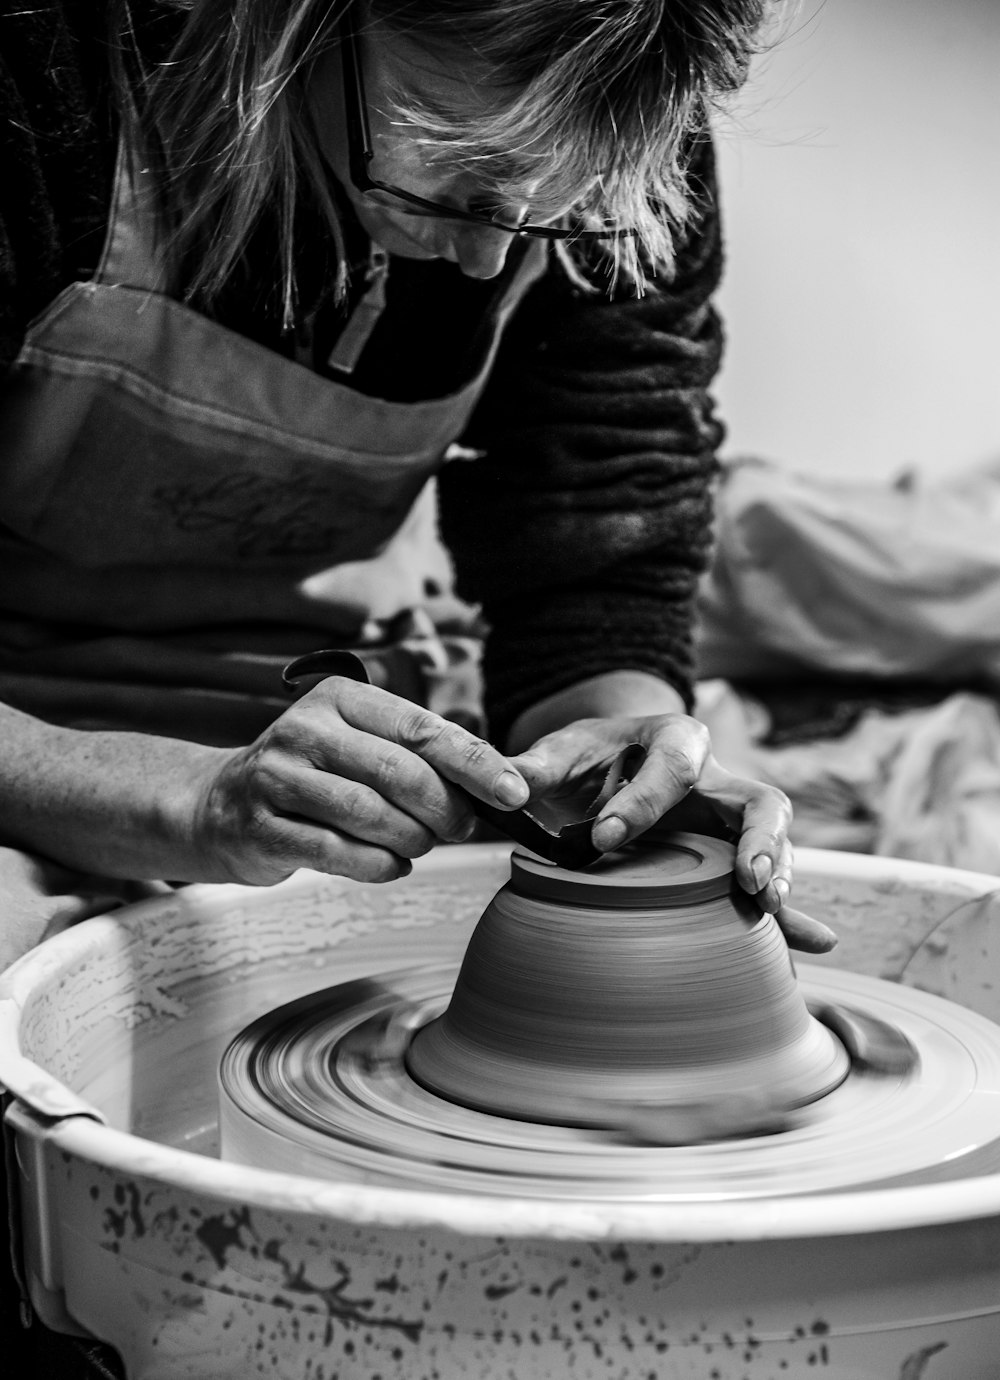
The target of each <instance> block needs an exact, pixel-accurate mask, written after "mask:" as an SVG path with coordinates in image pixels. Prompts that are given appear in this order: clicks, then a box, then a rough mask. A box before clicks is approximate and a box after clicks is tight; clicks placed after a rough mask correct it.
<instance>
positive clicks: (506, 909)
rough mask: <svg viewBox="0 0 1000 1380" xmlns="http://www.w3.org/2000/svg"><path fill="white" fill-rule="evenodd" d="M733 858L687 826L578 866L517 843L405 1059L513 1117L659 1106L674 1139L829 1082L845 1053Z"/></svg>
mask: <svg viewBox="0 0 1000 1380" xmlns="http://www.w3.org/2000/svg"><path fill="white" fill-rule="evenodd" d="M734 859H735V850H734V849H733V847H732V846H731V845H730V844H728V843H724V842H722V841H721V840H718V839H714V838H708V837H703V836H701V835H696V834H673V835H670V836H668V837H667V838H666V839H663V838H661V839H658V840H656V842H655V843H653V844H650V845H647V846H645V847H643V846H641V844H640V845H638V846H636V845H634V846H632V847H631V848H630V849H628V850H626V851H622V852H621V853H617V854H609V855H608V856H607V857H606V858H605V859H603V860H602V861H601V862H599V863H597V864H596V865H595V866H594V867H593V868H591V869H588V870H587V871H586V872H569V871H565V870H563V869H560V868H557V867H554V866H553V865H552V864H549V863H547V862H544V861H542V860H540V859H538V858H536V857H535V856H534V855H533V854H529V853H515V854H514V856H513V859H512V864H511V878H510V881H509V882H508V883H507V884H506V885H505V886H503V887H502V888H501V890H500V891H499V892H498V893H497V895H496V896H495V897H494V898H493V900H492V901H491V902H490V904H489V905H488V906H487V908H486V911H485V912H484V914H483V916H482V919H481V920H480V921H479V924H478V926H477V928H476V930H475V933H474V934H473V937H472V939H471V941H470V943H469V946H468V949H467V951H466V954H465V959H464V961H463V964H462V967H461V971H460V973H459V976H458V980H457V983H456V985H455V989H454V993H453V995H452V999H451V1003H450V1005H449V1006H448V1009H447V1010H446V1011H445V1013H444V1014H443V1015H442V1016H440V1017H439V1018H438V1019H437V1020H435V1021H433V1022H431V1023H430V1024H429V1025H427V1026H425V1027H424V1028H423V1029H422V1030H421V1031H419V1032H418V1034H417V1035H416V1037H415V1039H414V1040H413V1042H412V1044H411V1046H410V1049H409V1052H408V1054H407V1067H408V1069H409V1072H410V1074H411V1075H412V1076H413V1077H414V1078H415V1079H416V1080H417V1081H418V1082H420V1083H421V1084H423V1085H424V1087H426V1088H428V1089H429V1090H430V1091H432V1092H434V1093H437V1094H438V1095H439V1096H442V1097H445V1098H447V1099H448V1100H449V1101H452V1102H457V1103H460V1104H463V1105H465V1106H469V1107H474V1108H477V1109H479V1110H482V1111H487V1112H492V1113H495V1114H497V1115H502V1116H505V1117H515V1118H519V1119H523V1120H531V1121H540V1122H549V1123H554V1124H566V1125H609V1126H626V1127H627V1126H629V1125H633V1126H634V1125H641V1124H644V1123H648V1120H649V1114H651V1113H652V1114H654V1118H655V1117H656V1116H659V1114H661V1113H663V1114H665V1118H664V1117H661V1118H660V1121H659V1123H658V1124H659V1125H660V1127H661V1130H662V1129H663V1127H664V1126H665V1127H666V1134H664V1135H663V1136H662V1138H663V1139H664V1140H665V1141H668V1142H669V1141H670V1140H672V1139H682V1140H684V1139H697V1138H699V1137H698V1135H696V1134H693V1133H692V1132H691V1130H690V1126H691V1123H690V1119H689V1113H691V1112H692V1110H694V1112H695V1114H696V1118H695V1124H696V1125H704V1126H706V1127H708V1128H709V1131H710V1133H709V1134H708V1135H706V1137H705V1138H714V1136H715V1135H716V1134H726V1133H727V1132H731V1133H738V1132H740V1131H741V1130H743V1129H745V1127H744V1122H745V1120H746V1115H745V1113H746V1109H747V1107H748V1105H749V1106H752V1108H753V1119H754V1120H755V1121H758V1122H760V1123H762V1124H766V1122H767V1121H768V1119H769V1117H771V1116H780V1115H781V1114H782V1113H784V1112H786V1111H787V1110H788V1109H790V1108H793V1107H796V1106H800V1105H802V1104H804V1103H807V1102H811V1101H813V1100H815V1099H816V1098H819V1097H822V1096H823V1095H824V1094H825V1093H827V1092H829V1091H830V1090H831V1089H832V1088H834V1087H836V1086H837V1085H838V1084H839V1083H840V1082H841V1081H842V1080H843V1079H844V1077H845V1076H846V1074H847V1072H848V1068H849V1060H848V1057H847V1054H846V1053H845V1051H844V1049H843V1047H842V1046H841V1045H840V1043H839V1042H838V1041H837V1040H836V1039H835V1038H834V1036H833V1035H832V1034H831V1033H830V1031H828V1030H827V1029H826V1028H825V1027H824V1026H823V1025H821V1024H820V1023H819V1022H818V1021H816V1020H815V1019H814V1018H813V1017H812V1016H811V1015H810V1014H809V1012H808V1010H807V1008H806V1004H805V1001H804V998H803V997H802V995H801V993H800V991H799V988H798V984H797V982H796V978H795V972H794V969H793V966H792V962H791V958H790V955H789V952H788V949H787V946H786V944H785V941H784V938H783V937H782V934H781V932H780V930H779V929H778V926H777V924H776V923H775V921H774V919H773V918H772V917H771V916H769V915H766V914H763V913H762V912H761V911H760V910H759V908H758V907H757V906H756V904H755V903H754V902H753V900H752V899H751V898H750V897H748V896H747V895H746V894H745V893H744V892H743V891H742V890H741V889H740V888H739V887H738V886H737V884H736V882H735V879H734V876H733V867H734ZM727 1108H731V1109H733V1113H732V1117H731V1122H732V1124H731V1125H729V1123H728V1121H727ZM671 1113H673V1114H674V1115H675V1116H676V1124H675V1130H676V1132H677V1134H676V1135H674V1136H672V1135H671V1134H670V1124H671V1123H670V1114H671ZM699 1117H700V1120H699Z"/></svg>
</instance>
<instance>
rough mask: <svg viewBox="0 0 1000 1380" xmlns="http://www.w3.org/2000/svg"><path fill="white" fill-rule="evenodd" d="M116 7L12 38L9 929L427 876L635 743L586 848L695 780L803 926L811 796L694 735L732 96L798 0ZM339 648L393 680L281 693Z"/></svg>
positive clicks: (6, 444) (20, 17)
mask: <svg viewBox="0 0 1000 1380" xmlns="http://www.w3.org/2000/svg"><path fill="white" fill-rule="evenodd" d="M94 9H95V7H94V6H92V5H85V4H79V3H74V0H63V3H58V0H52V3H51V4H50V5H49V6H48V7H46V6H42V7H40V8H39V7H32V8H30V9H25V8H24V7H23V6H17V7H15V6H13V5H11V6H9V8H8V9H7V12H6V14H5V15H4V16H3V19H2V21H0V22H2V26H3V27H2V29H0V49H2V52H3V55H4V63H5V69H4V78H3V91H4V99H5V102H6V105H7V111H8V119H7V124H6V127H5V138H6V140H7V152H6V154H5V156H4V157H5V177H4V179H3V182H4V186H3V189H2V190H0V197H2V202H0V215H2V220H3V228H4V231H5V238H4V241H3V259H2V261H0V270H2V273H3V280H2V288H3V298H2V307H0V309H2V311H3V319H2V325H3V337H2V339H3V345H2V348H3V352H4V353H3V356H2V358H3V363H4V366H5V373H4V375H3V376H2V381H0V456H2V464H0V505H2V507H0V515H2V521H3V523H4V526H3V528H2V529H0V588H2V589H3V591H4V593H3V596H2V605H3V612H2V616H0V699H2V700H3V701H4V706H5V707H4V708H3V710H2V713H0V729H2V732H3V735H4V748H3V760H4V771H3V780H2V782H0V819H2V826H0V827H2V838H0V841H2V842H3V843H4V844H5V845H7V850H6V852H5V854H4V859H5V865H6V869H7V871H6V878H7V883H6V885H7V887H8V890H10V889H11V888H13V889H14V890H15V891H17V892H18V895H19V896H20V897H21V914H22V917H23V919H22V925H21V928H20V930H19V932H18V934H17V935H16V936H14V937H13V939H12V940H10V941H9V944H8V951H10V950H11V949H12V948H13V949H18V948H23V947H24V946H25V944H26V943H28V942H31V941H32V940H34V939H36V938H37V937H38V936H39V934H40V933H42V932H44V931H45V929H46V927H49V928H51V927H52V925H53V924H61V923H64V922H65V921H66V919H68V918H70V917H71V916H73V915H76V914H80V913H85V911H86V910H87V908H88V907H89V908H90V909H93V908H96V907H98V906H100V905H104V904H108V903H109V902H108V900H107V895H108V892H109V890H110V891H111V892H114V891H115V890H116V888H117V884H118V882H121V881H126V880H131V881H134V880H137V879H151V878H160V877H168V878H171V879H172V880H175V881H177V880H204V881H231V880H235V881H240V882H248V883H270V882H274V881H276V880H278V879H280V878H282V877H284V876H287V875H288V874H289V873H290V872H291V871H293V870H294V869H295V868H297V867H299V866H304V865H305V866H311V867H316V868H320V869H323V870H327V871H331V872H337V873H343V874H345V875H348V876H353V877H358V878H365V879H371V880H389V879H392V878H394V877H398V876H400V875H402V874H403V873H405V872H406V871H407V870H408V869H409V867H410V865H411V864H410V860H411V859H412V858H414V857H416V856H418V855H420V854H422V853H424V852H426V851H427V850H428V849H429V848H430V847H431V846H433V844H434V843H436V842H438V841H442V840H444V841H448V840H451V841H454V840H460V839H463V838H466V837H467V836H468V835H469V833H470V831H471V830H472V828H473V823H474V816H473V810H472V804H471V799H472V798H475V799H477V800H479V801H484V802H486V803H488V804H493V805H494V806H499V807H500V808H503V809H512V808H516V807H518V806H521V805H524V804H525V803H526V802H528V801H531V802H534V803H535V805H536V806H538V807H539V808H542V809H544V808H545V807H546V805H549V806H551V805H552V804H553V803H556V804H557V805H558V804H559V802H562V809H563V811H564V813H565V812H566V811H570V812H572V811H573V810H579V808H580V802H582V801H583V800H585V799H586V798H588V797H589V796H590V795H592V794H593V791H594V787H595V782H596V781H598V780H599V779H600V777H601V776H602V775H603V773H604V771H605V770H606V769H607V767H608V764H609V763H610V762H611V761H612V760H613V759H614V758H615V756H616V754H617V753H618V752H619V751H620V749H621V748H622V747H623V746H624V745H625V744H627V743H629V742H632V741H638V742H640V743H642V744H643V745H644V747H645V748H646V750H647V756H646V760H645V763H644V765H643V766H642V768H641V770H640V771H639V772H638V773H637V775H636V776H635V778H634V780H633V781H632V782H631V784H629V785H626V786H625V787H624V788H623V789H622V790H621V791H620V792H619V793H618V794H617V795H615V796H614V797H613V799H612V800H611V801H610V802H608V803H607V804H606V805H605V807H604V808H603V810H602V812H601V813H600V815H599V817H598V818H597V820H596V823H595V825H594V829H593V839H594V842H595V844H596V846H597V847H599V848H600V849H602V850H608V849H611V848H614V847H617V846H619V845H620V844H621V843H623V842H624V841H626V840H628V839H631V838H633V837H635V836H636V835H637V834H639V833H640V832H641V831H642V830H644V829H645V828H647V827H648V826H649V825H650V824H651V823H652V822H653V821H654V820H656V819H657V818H659V817H660V816H661V815H662V814H663V813H664V811H665V810H667V809H668V808H669V807H671V806H674V805H676V803H677V802H678V801H679V800H680V799H682V798H683V797H684V796H685V795H686V793H687V792H688V791H689V789H690V788H691V787H697V791H698V793H699V794H700V796H701V797H703V798H705V799H707V800H708V801H709V802H710V803H711V804H712V805H714V806H715V807H716V808H717V809H718V810H719V811H720V812H721V813H722V814H723V815H724V816H725V817H726V818H727V819H728V820H729V821H730V822H731V823H733V824H734V825H736V826H737V827H738V828H739V829H740V830H741V838H740V844H739V854H738V863H737V871H738V876H739V880H740V882H741V884H742V885H743V886H744V887H745V888H746V889H747V890H748V891H750V892H752V893H755V894H757V895H758V896H759V898H760V901H761V903H762V904H763V905H764V906H766V907H767V908H768V909H769V910H777V909H778V908H779V907H781V906H782V905H783V903H784V901H785V899H786V898H787V895H788V887H789V876H790V861H791V858H790V850H789V846H788V842H787V824H788V806H787V802H786V801H785V799H784V797H782V796H781V795H780V793H778V792H776V791H774V790H771V789H768V788H765V787H763V786H760V785H757V784H755V783H752V782H748V781H745V780H740V779H737V778H735V777H733V776H731V775H729V774H728V773H726V772H725V771H723V770H722V769H721V768H720V767H719V766H718V765H717V763H716V762H715V761H714V759H713V758H712V755H711V752H710V745H709V743H708V740H707V735H706V733H705V731H704V729H703V728H702V727H701V726H700V725H699V724H698V723H696V722H695V720H694V719H692V718H690V717H689V716H688V714H687V710H688V709H689V708H690V702H691V687H690V674H691V656H690V621H691V608H692V598H693V593H694V587H695V583H696V580H697V577H698V575H699V573H700V572H701V570H702V569H703V566H704V563H705V560H706V553H707V550H708V545H709V523H710V482H711V478H712V474H713V467H714V460H713V450H714V447H715V446H716V444H717V442H718V440H719V437H720V428H719V426H718V424H717V422H716V421H715V420H714V418H713V416H712V411H711V405H710V402H709V400H708V397H707V393H706V389H707V386H708V385H709V383H710V380H711V378H712V375H713V373H714V370H715V368H716V366H717V362H718V356H719V348H720V331H719V327H718V322H717V319H716V317H715V315H714V313H713V311H712V309H711V307H710V305H709V298H710V295H711V292H712V290H713V288H714V287H715V284H716V281H717V277H718V272H719V263H720V248H719V234H718V224H717V215H716V209H715V200H714V186H713V178H712V161H711V146H710V143H709V142H708V138H707V130H706V118H707V116H706V111H707V110H708V109H709V108H710V106H711V102H712V100H713V99H714V98H715V96H716V95H717V94H718V93H720V92H724V91H726V90H729V89H731V88H733V87H735V86H736V85H737V84H738V83H739V81H740V79H741V77H742V75H743V73H744V70H745V66H746V62H747V60H748V56H749V54H750V52H751V50H752V48H753V45H754V43H755V41H756V37H757V34H758V30H759V27H760V24H761V22H762V19H763V11H764V9H765V6H764V4H763V0H692V2H691V3H685V4H665V3H663V2H662V0H618V2H617V3H614V4H608V3H607V0H599V2H598V0H544V3H539V0H410V2H409V3H395V0H393V2H392V3H388V2H387V0H372V3H370V4H362V3H361V2H360V0H354V3H351V4H349V5H339V6H338V5H336V4H334V5H331V4H329V3H319V0H283V3H279V4H274V3H271V4H264V3H262V0H227V2H226V3H220V2H219V0H215V3H207V0H205V2H201V0H197V2H196V3H190V0H164V2H163V3H161V4H159V5H153V4H150V3H142V4H140V3H137V0H109V6H108V13H107V14H106V15H104V16H103V17H102V18H101V21H100V23H99V24H95V18H94ZM445 462H448V463H445ZM434 476H437V486H438V494H439V503H440V524H441V532H442V534H443V537H444V542H445V545H446V546H447V548H448V550H449V552H450V556H451V559H452V560H453V562H454V568H455V572H456V578H457V589H458V592H459V594H461V595H462V596H464V597H465V598H466V599H467V600H470V601H473V602H474V603H477V604H480V605H481V606H482V608H483V610H484V613H485V616H486V619H487V621H488V624H489V626H490V628H491V632H490V636H489V639H488V641H487V644H486V651H485V683H486V703H487V709H488V713H489V722H490V734H491V738H492V744H490V743H486V742H484V741H483V740H482V739H480V738H478V737H476V736H475V735H474V734H472V733H470V732H469V731H468V730H467V729H466V728H464V727H462V726H461V725H460V724H458V723H456V722H453V721H452V720H453V719H454V718H456V717H461V716H459V715H457V714H454V713H453V712H452V710H453V706H452V705H450V704H449V703H448V701H447V686H448V683H449V682H448V677H447V675H445V674H444V673H443V671H444V669H446V667H447V664H448V662H449V658H451V659H452V660H454V658H455V656H456V648H457V649H458V651H461V650H462V644H461V643H455V642H449V640H448V638H447V637H446V636H435V637H433V638H426V637H424V638H421V637H420V636H415V635H414V629H415V628H416V631H417V632H419V630H420V628H421V627H425V628H426V626H427V625H426V622H425V621H424V622H421V621H420V620H421V619H426V614H425V613H424V612H422V610H426V608H427V607H428V606H431V607H434V606H435V604H436V605H437V606H438V608H440V606H441V603H442V601H441V598H440V595H441V591H442V589H445V588H446V587H447V583H448V580H449V578H450V576H449V573H448V571H447V568H446V567H444V565H443V556H442V551H441V548H440V546H439V545H438V543H437V540H436V535H435V532H434V518H433V512H432V509H431V507H430V505H431V503H432V501H433V493H432V490H431V488H430V486H429V481H431V479H432V478H433V477H434ZM414 620H416V622H415V621H414ZM401 629H402V631H401ZM407 629H408V630H409V632H407ZM323 646H340V647H355V648H357V649H360V651H361V653H362V655H363V656H364V657H365V659H366V662H367V664H368V667H369V672H370V674H371V676H372V679H373V680H374V681H375V682H376V683H375V684H374V685H361V684H357V683H355V682H353V681H351V680H349V679H344V678H341V677H330V678H328V679H325V680H323V681H321V682H320V683H319V684H318V685H316V686H315V687H314V688H313V689H311V690H310V691H309V692H308V693H307V694H304V695H303V696H302V697H301V698H299V699H298V700H297V701H295V702H294V703H293V704H292V705H291V706H290V707H289V706H288V705H287V701H285V700H284V699H283V698H282V692H281V688H280V668H281V666H282V664H283V663H284V662H285V661H287V660H288V659H290V658H291V657H293V656H295V655H297V654H300V653H303V652H307V651H311V650H314V649H316V648H318V647H323ZM414 700H421V701H422V702H423V704H424V705H426V704H427V703H430V705H431V708H429V709H428V708H426V707H421V706H419V705H416V704H414V703H413V701H414ZM438 709H440V710H443V711H444V712H443V713H441V714H439V713H437V712H435V711H436V710H438ZM448 713H451V714H452V717H451V719H449V718H448V717H445V715H447V714H448ZM493 744H495V746H494V745H493ZM26 856H27V857H28V858H29V859H30V863H29V864H27V865H26V863H25V857H26ZM40 859H41V860H44V861H41V860H40ZM52 864H58V865H59V868H58V869H57V870H55V871H54V872H53V870H52ZM67 869H68V871H67ZM82 870H85V871H86V872H87V873H88V874H90V878H89V880H87V879H84V878H82V877H81V876H79V875H78V874H79V873H80V872H81V871H82ZM94 876H96V877H98V878H100V879H101V880H100V881H99V882H97V883H95V882H94V881H93V877H94ZM107 879H112V881H113V882H114V885H111V883H109V881H108V880H107ZM63 893H68V894H69V895H71V896H73V897H80V896H84V897H86V898H87V899H85V900H84V901H83V902H82V903H81V904H82V906H83V909H82V910H81V909H80V908H79V907H77V906H75V904H74V902H73V901H68V902H67V901H66V900H65V899H59V900H53V896H62V894H63ZM95 893H96V896H97V899H96V900H95V899H94V897H95ZM25 896H26V897H27V899H26V900H25V899H24V898H25ZM46 896H47V897H48V899H45V898H46ZM33 897H37V898H38V905H37V907H35V906H34V905H33V902H32V898H33ZM813 939H814V942H825V941H823V940H822V939H820V940H816V938H815V936H813ZM807 942H808V941H807Z"/></svg>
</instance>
